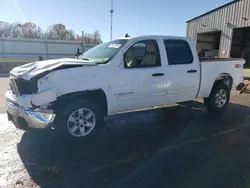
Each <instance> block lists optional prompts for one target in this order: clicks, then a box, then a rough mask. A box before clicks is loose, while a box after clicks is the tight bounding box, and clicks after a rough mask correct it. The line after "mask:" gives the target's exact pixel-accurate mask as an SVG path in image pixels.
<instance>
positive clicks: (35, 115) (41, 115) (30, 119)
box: [5, 91, 55, 129]
mask: <svg viewBox="0 0 250 188" xmlns="http://www.w3.org/2000/svg"><path fill="white" fill-rule="evenodd" d="M5 99H6V106H7V114H8V119H9V121H12V122H13V123H14V125H15V126H16V127H17V128H19V129H27V128H45V127H47V126H49V125H50V124H52V123H53V122H54V119H55V114H54V113H53V112H52V111H50V110H47V109H39V108H35V109H30V108H24V107H21V106H19V105H18V104H17V103H15V98H14V96H13V95H12V94H11V92H10V91H7V92H6V94H5Z"/></svg>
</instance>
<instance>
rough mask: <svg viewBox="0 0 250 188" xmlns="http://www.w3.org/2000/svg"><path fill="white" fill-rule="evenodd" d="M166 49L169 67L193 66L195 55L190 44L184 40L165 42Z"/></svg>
mask: <svg viewBox="0 0 250 188" xmlns="http://www.w3.org/2000/svg"><path fill="white" fill-rule="evenodd" d="M164 45H165V49H166V52H167V56H168V64H169V65H180V64H191V63H193V54H192V51H191V49H190V46H189V44H188V43H187V42H186V41H184V40H165V41H164Z"/></svg>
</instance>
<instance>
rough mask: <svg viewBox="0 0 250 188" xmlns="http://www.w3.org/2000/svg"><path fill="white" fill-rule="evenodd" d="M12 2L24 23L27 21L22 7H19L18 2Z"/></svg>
mask: <svg viewBox="0 0 250 188" xmlns="http://www.w3.org/2000/svg"><path fill="white" fill-rule="evenodd" d="M12 1H13V3H14V5H15V7H16V9H17V10H18V12H19V14H20V15H21V17H22V19H23V21H27V19H26V16H25V15H24V13H23V11H22V9H21V7H20V6H19V4H18V2H17V0H12Z"/></svg>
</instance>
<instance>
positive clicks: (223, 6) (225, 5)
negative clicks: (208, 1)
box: [187, 0, 241, 23]
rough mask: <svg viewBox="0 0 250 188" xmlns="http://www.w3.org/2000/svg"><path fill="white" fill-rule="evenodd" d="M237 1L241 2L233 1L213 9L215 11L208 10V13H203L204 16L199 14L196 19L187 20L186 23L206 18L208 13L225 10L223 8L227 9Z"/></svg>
mask: <svg viewBox="0 0 250 188" xmlns="http://www.w3.org/2000/svg"><path fill="white" fill-rule="evenodd" d="M238 1H241V0H234V1H231V2H229V3H227V4H224V5H222V6H220V7H217V8H215V9H213V10H210V11H208V12H206V13H204V14H201V15H199V16H197V17H194V18H192V19H190V20H188V21H187V23H188V22H191V21H193V20H196V19H198V18H201V17H203V16H206V15H208V14H210V13H212V12H215V11H217V10H219V9H222V8H225V7H227V6H229V5H231V4H234V3H236V2H238Z"/></svg>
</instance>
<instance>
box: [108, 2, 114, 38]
mask: <svg viewBox="0 0 250 188" xmlns="http://www.w3.org/2000/svg"><path fill="white" fill-rule="evenodd" d="M109 12H110V40H112V32H113V13H114V9H113V0H111V9H110V11H109Z"/></svg>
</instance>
